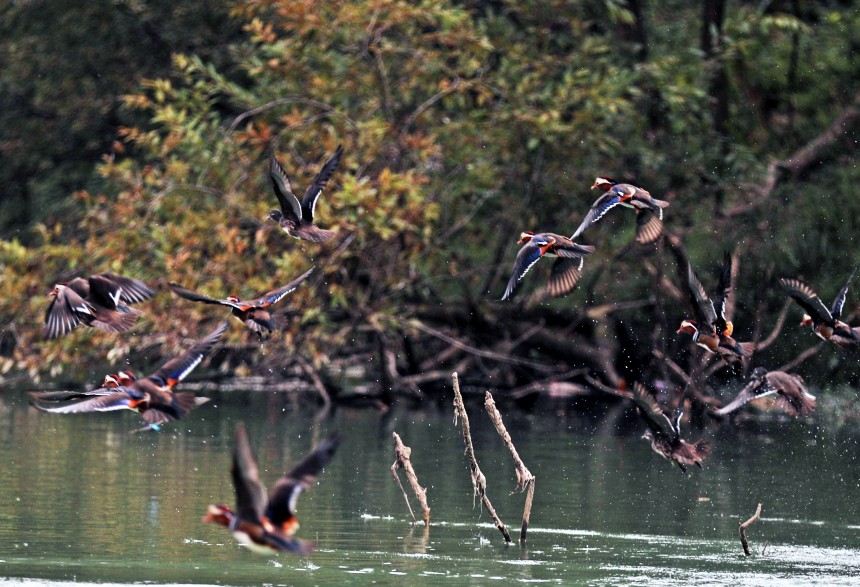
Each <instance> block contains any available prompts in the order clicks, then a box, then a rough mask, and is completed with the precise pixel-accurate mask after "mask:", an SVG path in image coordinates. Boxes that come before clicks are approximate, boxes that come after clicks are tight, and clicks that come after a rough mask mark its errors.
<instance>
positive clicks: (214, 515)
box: [203, 504, 236, 528]
mask: <svg viewBox="0 0 860 587" xmlns="http://www.w3.org/2000/svg"><path fill="white" fill-rule="evenodd" d="M235 519H236V514H234V513H233V511H232V510H231V509H230V508H228V507H227V506H226V505H223V504H218V505H210V506H209V507H208V508H207V509H206V515H205V516H203V522H204V523H207V524H219V525H221V526H226V527H228V528H229V527H230V524H232V523H233V520H235Z"/></svg>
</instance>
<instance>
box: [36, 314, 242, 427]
mask: <svg viewBox="0 0 860 587" xmlns="http://www.w3.org/2000/svg"><path fill="white" fill-rule="evenodd" d="M225 330H227V323H226V322H223V323H221V324H220V325H219V326H218V328H216V329H215V330H213V331H212V332H211V333H209V334H208V335H207V336H206V337H205V338H203V339H201V340H199V341H197V342H196V343H195V344H194V346H192V347H191V348H190V349H188V350H187V351H185V352H184V353H182V354H181V355H179V356H178V357H174V358H172V359H170V360H169V361H167V362H166V363H165V364H164V365H162V366H161V368H160V369H158V371H156V372H155V373H153V374H152V375H149V376H148V377H145V378H144V379H135V380H133V381H131V382H130V383H129V384H128V385H120V386H118V387H116V388H114V389H112V390H110V392H109V393H101V390H96V392H95V393H90V394H87V395H95V396H96V397H92V398H90V399H86V400H84V401H81V402H76V403H69V404H64V405H62V406H57V407H46V406H43V405H41V404H39V403H33V406H34V407H36V408H37V409H39V410H41V411H43V412H51V413H55V414H80V413H89V412H112V411H115V410H133V411H135V412H138V413H139V414H140V416H141V417H142V418H143V419H144V421H146V423H147V426H146V427H144V428H142V430H147V429H151V430H159V429H160V427H161V425H162V424H164V423H166V422H170V421H172V420H178V419H179V418H181V417H183V416H185V415H186V414H187V413H188V412H189V411H191V410H192V409H194V408H196V407H198V406H200V405H202V404H204V403H206V402H207V401H209V398H206V397H197V396H195V395H194V393H193V392H179V393H174V391H173V388H174V387H175V386H176V384H177V383H179V382H180V381H182V380H183V379H185V377H186V376H187V375H188V374H189V373H191V371H193V370H194V368H195V367H197V365H199V364H200V362H201V361H202V360H203V358H204V357H205V356H206V355H207V354H208V353H209V352H210V351H211V350H212V348H213V347H214V346H215V343H216V342H218V339H219V338H221V335H222V334H224V331H225ZM31 395H32V394H31ZM37 399H44V398H38V397H37Z"/></svg>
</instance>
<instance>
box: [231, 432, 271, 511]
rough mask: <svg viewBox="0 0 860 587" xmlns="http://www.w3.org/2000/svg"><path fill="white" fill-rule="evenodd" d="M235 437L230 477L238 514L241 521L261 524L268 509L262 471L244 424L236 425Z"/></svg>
mask: <svg viewBox="0 0 860 587" xmlns="http://www.w3.org/2000/svg"><path fill="white" fill-rule="evenodd" d="M235 435H236V438H235V441H234V444H233V467H232V468H231V469H230V475H231V476H232V477H233V490H234V492H235V493H236V513H237V514H238V516H239V519H240V520H246V521H248V522H253V523H255V524H260V523H261V522H262V516H263V511H264V510H265V508H266V488H265V487H264V486H263V484H262V483H261V482H260V470H259V468H258V467H257V460H256V459H255V458H254V453H253V452H252V451H251V445H250V444H249V443H248V433H247V432H246V431H245V424H244V423H243V422H239V423H238V424H236V433H235Z"/></svg>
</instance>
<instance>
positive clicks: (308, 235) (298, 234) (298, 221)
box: [269, 146, 343, 243]
mask: <svg viewBox="0 0 860 587" xmlns="http://www.w3.org/2000/svg"><path fill="white" fill-rule="evenodd" d="M341 155H343V147H342V146H339V147H338V148H337V150H336V151H335V152H334V155H332V156H331V157H329V159H328V161H326V162H325V164H324V165H323V166H322V169H320V172H319V173H317V175H316V177H315V178H314V180H313V182H311V184H310V185H309V186H308V187H307V189H306V190H305V194H304V196H302V200H301V202H299V199H298V198H297V197H296V195H295V194H294V193H293V188H292V185H291V184H290V178H289V177H287V174H286V172H285V171H284V168H283V167H281V164H280V163H278V160H277V158H276V157H275V154H274V153H272V159H271V165H270V169H269V176H270V177H271V179H272V185H273V186H274V190H275V195H276V196H277V197H278V202H279V203H280V205H281V209H280V210H272V211H271V212H270V213H269V219H270V220H273V221H274V222H277V223H278V225H279V226H280V227H281V228H283V229H284V231H286V233H287V234H288V235H290V236H292V237H294V238H298V239H304V240H307V241H311V242H314V243H320V242H323V241H327V240H329V239H330V238H332V237H333V236H334V235H335V233H334V232H332V231H330V230H323V229H322V228H320V227H318V226H317V225H315V224H314V223H313V222H314V213H315V211H316V207H317V201H318V200H319V197H320V194H322V192H323V190H324V189H325V187H326V184H328V181H329V179H331V176H332V174H333V173H334V171H335V169H337V166H338V164H339V163H340V158H341Z"/></svg>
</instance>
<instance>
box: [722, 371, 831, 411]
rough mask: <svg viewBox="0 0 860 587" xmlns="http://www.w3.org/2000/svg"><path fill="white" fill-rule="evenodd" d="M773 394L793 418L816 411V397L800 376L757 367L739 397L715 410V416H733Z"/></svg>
mask: <svg viewBox="0 0 860 587" xmlns="http://www.w3.org/2000/svg"><path fill="white" fill-rule="evenodd" d="M773 394H777V395H778V398H779V404H780V406H781V407H782V409H783V410H784V411H785V412H787V413H789V414H791V415H792V416H795V417H800V416H806V415H807V414H809V413H811V412H812V410H814V409H815V405H816V400H815V396H814V395H811V394H810V393H809V390H808V389H807V388H806V385H805V384H804V382H803V378H802V377H801V376H800V375H793V374H791V373H786V372H785V371H768V370H767V369H765V368H764V367H756V368H755V369H753V372H752V375H751V376H750V381H749V383H748V384H747V385H746V387H744V388H743V389H742V390H741V392H740V393H739V394H738V396H737V397H736V398H735V399H733V400H732V401H731V402H730V403H729V404H727V405H726V406H724V407H722V408H720V409H719V410H714V414H716V415H718V416H725V415H726V414H731V413H732V412H734V411H735V410H737V409H738V408H740V407H741V406H743V405H744V404H746V403H747V402H750V401H752V400H754V399H758V398H760V397H766V396H769V395H773Z"/></svg>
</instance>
